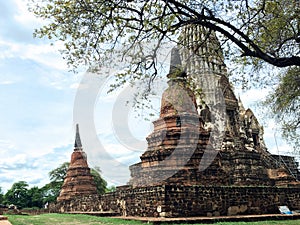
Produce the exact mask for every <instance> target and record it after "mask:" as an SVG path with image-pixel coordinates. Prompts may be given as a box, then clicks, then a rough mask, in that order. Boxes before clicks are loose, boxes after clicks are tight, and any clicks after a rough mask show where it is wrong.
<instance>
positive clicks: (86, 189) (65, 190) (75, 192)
mask: <svg viewBox="0 0 300 225" xmlns="http://www.w3.org/2000/svg"><path fill="white" fill-rule="evenodd" d="M95 194H97V188H96V185H95V182H94V178H93V176H92V175H91V171H90V168H89V166H88V163H87V156H86V153H85V152H84V151H83V148H82V144H81V140H80V134H79V126H78V124H76V137H75V144H74V151H73V153H72V156H71V162H70V166H69V168H68V170H67V175H66V177H65V179H64V183H63V185H62V189H61V191H60V195H59V197H58V198H57V202H62V201H65V200H69V199H72V198H78V197H83V196H89V195H95Z"/></svg>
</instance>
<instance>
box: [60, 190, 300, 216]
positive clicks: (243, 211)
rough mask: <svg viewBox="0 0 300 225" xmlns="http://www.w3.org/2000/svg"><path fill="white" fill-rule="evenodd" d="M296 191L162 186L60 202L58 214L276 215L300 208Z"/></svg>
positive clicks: (119, 191)
mask: <svg viewBox="0 0 300 225" xmlns="http://www.w3.org/2000/svg"><path fill="white" fill-rule="evenodd" d="M299 199H300V189H299V188H286V187H283V188H281V187H234V186H219V187H207V186H183V185H162V186H152V187H139V188H131V187H128V186H126V188H123V189H120V190H117V191H116V192H113V193H108V194H105V195H102V196H100V197H99V196H86V197H82V198H77V199H72V200H68V201H64V202H60V203H59V204H57V205H56V207H57V208H56V210H58V211H60V212H74V211H89V212H91V211H101V212H115V213H117V215H120V216H121V215H123V216H144V217H182V216H191V217H193V216H219V215H251V214H269V213H278V206H280V205H288V206H289V208H290V209H291V210H295V209H299V208H300V201H299Z"/></svg>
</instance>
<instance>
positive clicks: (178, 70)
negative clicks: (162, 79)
mask: <svg viewBox="0 0 300 225" xmlns="http://www.w3.org/2000/svg"><path fill="white" fill-rule="evenodd" d="M167 77H168V78H171V79H172V78H173V79H175V78H184V77H186V73H185V71H184V69H183V67H182V63H181V57H180V53H179V49H178V48H177V47H176V46H175V47H173V48H172V50H171V62H170V71H169V74H168V75H167Z"/></svg>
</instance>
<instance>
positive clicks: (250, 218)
mask: <svg viewBox="0 0 300 225" xmlns="http://www.w3.org/2000/svg"><path fill="white" fill-rule="evenodd" d="M113 218H119V219H124V220H137V221H141V222H145V223H151V224H166V223H169V224H181V223H188V224H195V223H201V224H213V223H217V222H255V221H270V220H298V219H300V214H291V215H284V214H265V215H238V216H216V217H181V218H162V217H124V216H118V217H113Z"/></svg>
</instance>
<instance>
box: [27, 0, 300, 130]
mask: <svg viewBox="0 0 300 225" xmlns="http://www.w3.org/2000/svg"><path fill="white" fill-rule="evenodd" d="M32 2H33V3H32V4H31V5H30V9H31V10H32V11H33V12H34V13H35V15H37V16H38V17H40V18H43V19H45V20H46V21H47V24H46V25H45V26H43V27H41V28H40V29H37V30H36V31H35V35H36V36H37V37H48V38H49V39H55V40H59V41H62V42H63V43H64V45H65V48H64V49H62V53H63V56H64V58H65V59H66V61H67V62H68V64H69V65H70V66H72V67H73V68H76V67H78V66H80V65H87V66H94V65H95V63H96V64H98V65H100V66H101V65H105V64H106V63H111V62H112V61H113V60H114V59H111V58H112V57H111V54H112V53H116V52H118V53H119V54H120V56H121V59H123V60H124V61H127V62H130V63H126V66H125V68H127V70H128V72H123V73H122V74H118V75H117V85H116V86H118V85H122V84H124V83H126V82H134V81H135V80H137V79H142V80H145V81H147V83H148V84H149V87H150V85H151V82H152V81H153V80H154V79H155V78H156V76H157V66H158V65H157V55H158V54H157V53H158V49H159V48H160V47H161V46H162V45H163V44H164V43H169V42H174V43H176V44H179V45H184V43H180V41H179V40H178V36H179V34H180V32H181V28H182V27H184V26H186V25H188V24H196V25H201V26H204V27H206V28H207V29H208V30H212V31H215V32H216V33H217V35H218V37H219V40H220V42H221V47H222V48H223V50H224V53H225V56H226V59H228V60H230V62H231V63H233V64H235V63H238V65H242V67H240V66H239V67H237V68H238V69H239V70H242V71H243V72H247V75H245V74H244V75H241V74H240V73H235V74H237V76H238V77H237V78H238V79H241V80H244V81H246V82H247V81H248V83H249V84H251V85H253V84H254V83H255V81H256V82H257V83H259V84H260V85H267V86H272V85H274V86H275V89H276V90H278V88H280V86H282V85H285V84H286V83H285V82H284V80H285V77H286V76H289V75H288V74H290V73H291V72H290V71H294V68H299V66H300V56H299V54H300V49H299V44H300V6H299V4H300V3H299V1H298V0H251V1H250V0H227V1H223V0H181V1H176V0H153V1H146V0H144V1H137V0H127V1H119V0H111V1H106V0H32ZM146 43H151V45H149V44H148V45H146V47H145V44H146ZM199 45H201V43H199ZM266 65H271V66H275V67H277V68H283V69H281V70H279V69H278V73H276V74H275V73H274V68H269V72H268V73H259V72H258V70H256V71H255V72H251V73H250V74H249V66H250V67H251V68H255V69H262V68H265V67H266ZM147 71H148V72H149V73H147ZM270 71H271V72H270ZM278 74H279V76H278ZM275 75H276V76H275ZM278 77H279V78H278ZM289 78H291V77H290V76H289ZM291 82H294V83H295V85H296V86H297V88H299V82H295V81H294V80H293V79H292V80H291ZM116 86H114V87H116ZM149 87H148V89H149ZM275 92H276V91H275ZM281 93H282V94H283V95H285V93H283V92H281ZM296 93H297V92H296ZM274 96H275V97H276V96H277V95H276V94H275V95H274ZM289 96H290V95H288V96H287V97H289ZM296 98H297V99H299V95H298V96H296ZM279 102H280V100H279ZM273 103H274V104H275V105H274V107H275V108H276V107H277V103H278V101H274V102H273ZM298 103H299V100H297V101H296V104H298ZM298 106H299V104H298ZM288 107H289V106H288ZM275 108H274V109H275ZM272 112H273V113H275V115H278V113H281V112H282V111H280V110H273V111H272ZM280 119H283V120H285V119H286V118H282V117H281V118H280ZM280 122H281V121H280ZM287 122H288V121H283V123H282V124H283V125H284V124H288V123H287ZM283 127H284V126H283ZM296 128H297V129H296V133H297V130H298V131H299V124H298V126H296Z"/></svg>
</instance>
